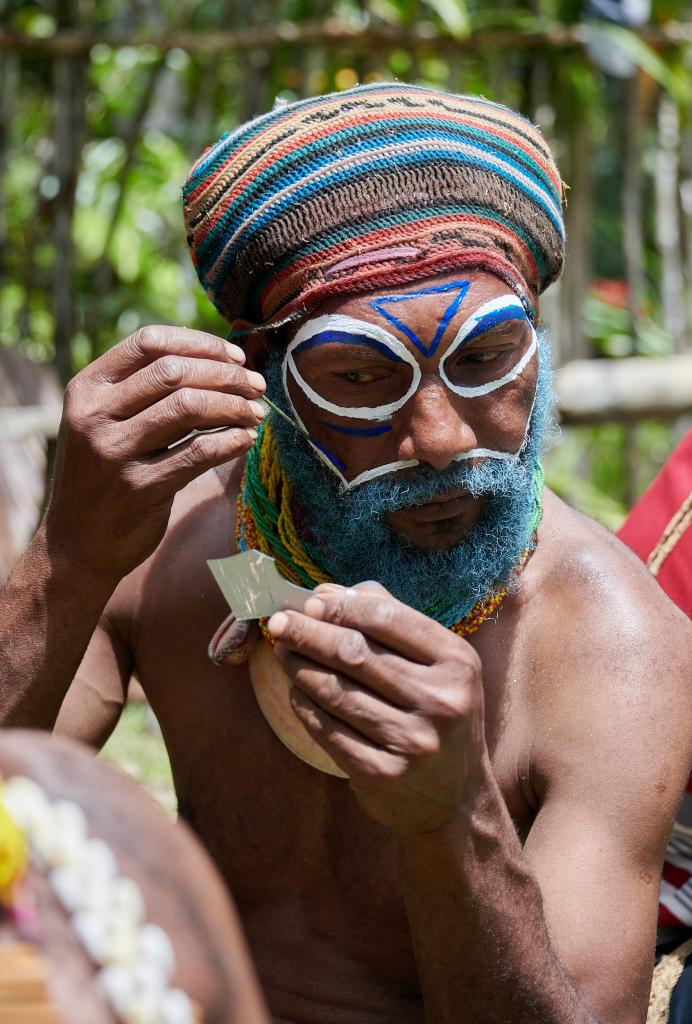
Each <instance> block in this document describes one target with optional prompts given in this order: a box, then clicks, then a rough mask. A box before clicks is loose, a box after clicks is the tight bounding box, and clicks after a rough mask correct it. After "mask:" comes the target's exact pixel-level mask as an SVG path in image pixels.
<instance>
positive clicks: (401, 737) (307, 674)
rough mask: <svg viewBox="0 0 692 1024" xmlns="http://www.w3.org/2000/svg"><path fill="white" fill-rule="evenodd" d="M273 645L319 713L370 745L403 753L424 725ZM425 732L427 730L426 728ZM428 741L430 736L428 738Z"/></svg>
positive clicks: (339, 676)
mask: <svg viewBox="0 0 692 1024" xmlns="http://www.w3.org/2000/svg"><path fill="white" fill-rule="evenodd" d="M280 648H281V644H277V645H276V648H275V651H276V653H277V655H279V658H280V661H281V664H282V665H283V668H284V670H285V671H286V673H287V675H288V676H289V677H290V678H291V679H292V680H293V682H294V683H295V685H296V686H297V687H298V688H299V689H300V690H301V691H302V692H303V693H305V694H307V696H308V697H310V699H311V700H313V701H314V702H315V704H317V705H319V707H321V708H322V710H323V711H327V712H328V713H329V714H330V715H332V716H333V717H334V718H338V719H339V720H340V721H342V722H346V724H347V725H350V726H351V728H352V729H355V730H356V732H359V733H361V734H362V735H363V736H366V737H367V738H368V739H369V740H371V741H372V742H373V743H376V744H378V745H379V746H381V747H384V748H386V749H387V750H390V751H392V752H394V753H404V752H407V751H408V750H409V748H410V745H411V741H412V739H414V738H415V737H416V736H417V735H418V734H421V738H422V735H423V733H425V731H426V726H425V724H424V723H423V722H422V720H420V719H419V718H418V716H416V715H415V714H412V713H411V712H406V711H404V710H402V708H400V707H398V706H397V705H395V704H392V703H391V702H390V701H388V700H385V699H384V698H383V697H381V696H379V695H377V694H375V693H373V692H372V690H369V689H368V688H367V687H364V686H363V685H362V684H359V683H354V682H353V680H351V679H349V678H348V677H347V676H344V675H342V674H341V673H340V672H328V671H326V670H325V669H324V668H323V667H322V666H321V665H317V664H315V662H314V661H310V659H309V658H304V657H303V656H302V655H300V654H294V653H292V652H290V651H288V650H285V649H284V652H281V651H280ZM427 728H428V729H429V727H427ZM430 739H431V742H432V739H434V737H431V738H430Z"/></svg>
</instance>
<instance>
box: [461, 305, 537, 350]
mask: <svg viewBox="0 0 692 1024" xmlns="http://www.w3.org/2000/svg"><path fill="white" fill-rule="evenodd" d="M508 320H523V321H524V323H528V319H527V317H526V314H525V313H523V312H522V311H521V310H520V309H519V307H518V306H517V305H512V306H503V307H502V309H495V310H493V312H492V313H487V314H486V315H485V316H484V317H481V319H480V320H479V321H478V323H477V324H476V326H475V327H474V328H473V330H472V331H469V333H468V334H467V335H466V337H465V338H464V340H463V342H462V344H461V345H459V346H458V348H457V351H458V350H459V349H460V348H465V347H466V345H468V343H469V342H470V341H473V340H474V338H477V337H478V335H479V334H484V333H485V332H486V331H489V330H490V329H491V328H492V327H495V326H497V324H504V323H506V322H507V321H508Z"/></svg>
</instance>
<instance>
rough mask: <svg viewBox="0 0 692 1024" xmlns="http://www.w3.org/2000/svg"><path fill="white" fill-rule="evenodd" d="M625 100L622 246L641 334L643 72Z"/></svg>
mask: <svg viewBox="0 0 692 1024" xmlns="http://www.w3.org/2000/svg"><path fill="white" fill-rule="evenodd" d="M622 84H623V90H624V102H625V140H624V147H623V149H624V152H623V161H624V170H623V192H622V222H623V248H624V256H625V269H626V274H627V283H628V285H629V291H630V310H631V312H632V332H633V336H634V341H635V345H634V346H633V350H636V340H637V338H638V336H639V334H640V330H641V324H642V320H643V319H644V313H645V308H646V262H645V255H644V231H643V226H642V190H643V187H644V175H643V169H642V136H643V134H644V123H643V121H644V119H643V95H642V89H641V77H640V74H635V75H634V76H633V77H632V78H631V79H627V80H625V81H623V83H622Z"/></svg>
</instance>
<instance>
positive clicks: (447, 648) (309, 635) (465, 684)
mask: <svg viewBox="0 0 692 1024" xmlns="http://www.w3.org/2000/svg"><path fill="white" fill-rule="evenodd" d="M269 629H270V631H271V633H272V634H273V635H274V636H275V637H277V639H278V640H279V642H278V643H277V645H276V654H277V656H278V658H279V660H280V661H281V664H282V665H283V667H284V670H285V671H286V672H287V673H288V675H289V677H290V678H291V679H292V681H293V683H294V686H293V688H292V691H291V704H292V707H293V710H294V711H295V713H296V715H297V716H298V718H299V719H300V720H301V721H302V722H303V724H304V725H305V727H306V729H307V730H308V732H309V733H310V735H311V736H312V737H313V738H314V740H315V741H316V742H317V743H319V744H320V746H322V747H323V748H324V750H326V751H327V753H329V754H330V755H331V757H333V759H334V760H335V761H336V763H337V764H338V765H339V767H340V768H342V770H343V771H344V772H346V774H347V775H348V776H349V779H350V783H351V787H352V789H353V790H354V792H355V794H356V796H357V798H358V800H359V801H360V803H361V805H362V807H363V809H364V810H365V811H366V813H367V814H369V815H370V817H372V818H374V819H375V821H378V822H379V823H380V824H382V825H384V826H386V827H387V828H390V829H392V830H393V831H394V832H396V833H398V834H400V835H414V834H420V833H423V832H429V831H432V830H434V829H437V828H439V827H441V826H442V825H444V824H445V823H446V822H448V821H450V820H451V819H452V818H454V817H455V816H456V815H457V814H458V813H459V812H460V810H461V809H462V808H463V806H464V805H465V803H466V802H467V801H468V800H469V797H470V796H472V795H473V794H474V793H475V791H476V789H477V787H478V782H479V777H480V771H481V766H482V763H483V755H484V751H485V740H484V733H483V689H482V685H481V664H480V660H479V658H478V655H477V654H476V652H475V651H474V650H473V648H472V647H471V645H470V644H468V643H467V642H466V641H465V640H463V639H462V638H461V637H458V636H456V635H455V634H454V633H452V632H450V631H449V630H448V629H445V627H444V626H441V625H440V624H439V623H437V622H434V621H433V620H431V619H429V618H427V616H425V615H423V614H421V613H420V612H417V611H415V610H414V609H412V608H409V607H408V606H407V605H405V604H402V603H401V602H400V601H397V600H395V599H394V598H393V597H392V596H391V595H390V594H389V593H387V591H386V590H385V589H384V588H383V587H381V586H379V584H376V583H364V584H360V585H359V586H357V587H355V588H353V589H351V590H348V589H345V588H344V587H337V586H333V585H331V584H325V585H323V586H320V587H318V588H317V589H316V590H315V594H314V597H312V598H310V599H309V600H308V602H307V604H306V606H305V614H301V613H299V612H293V611H287V612H277V613H276V614H275V615H274V616H272V618H271V619H270V621H269Z"/></svg>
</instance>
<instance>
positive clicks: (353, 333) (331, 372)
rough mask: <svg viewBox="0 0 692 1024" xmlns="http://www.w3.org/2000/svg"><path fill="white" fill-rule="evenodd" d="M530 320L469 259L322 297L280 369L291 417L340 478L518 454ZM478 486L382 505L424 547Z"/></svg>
mask: <svg viewBox="0 0 692 1024" xmlns="http://www.w3.org/2000/svg"><path fill="white" fill-rule="evenodd" d="M537 367H538V354H537V349H536V336H535V332H534V330H533V327H532V325H531V324H530V323H529V321H528V319H527V317H526V314H525V313H524V310H523V308H522V306H521V303H520V302H519V300H518V298H517V297H516V295H514V294H513V293H512V292H511V291H510V289H509V287H508V286H507V285H506V284H505V283H504V282H503V281H501V280H500V279H499V278H497V277H494V276H493V275H491V274H488V273H486V272H484V271H479V270H476V271H474V270H469V271H465V272H463V271H458V272H455V273H450V274H444V275H439V276H436V277H434V278H430V279H427V280H424V281H419V282H416V283H415V284H412V285H408V286H407V285H403V286H400V287H398V288H391V289H386V290H383V291H378V292H375V293H371V294H368V295H357V296H351V297H346V298H343V297H342V298H336V299H333V300H331V301H330V302H328V303H325V304H324V305H323V306H322V307H321V308H320V309H319V310H318V311H317V312H316V313H315V314H314V315H313V316H312V317H311V318H310V319H309V320H308V321H306V322H304V323H303V324H301V326H300V327H299V328H298V329H297V330H296V331H295V332H294V333H293V334H292V336H291V338H290V341H289V345H288V350H287V352H286V356H285V358H284V365H283V373H284V383H285V389H286V393H287V395H288V398H289V400H290V402H291V405H292V406H293V411H294V413H295V415H296V417H297V418H298V419H299V421H300V422H301V423H302V424H303V426H304V427H305V429H306V430H307V431H308V433H309V434H310V437H311V439H312V441H313V443H314V445H315V447H316V448H317V449H318V450H319V451H320V452H321V454H322V458H323V460H324V461H325V463H326V464H328V465H329V466H330V468H331V469H332V470H333V471H334V472H335V473H336V475H337V476H338V477H339V478H340V480H341V482H342V485H343V486H345V488H346V489H352V488H357V487H358V485H360V484H362V483H365V482H366V481H369V480H373V479H379V480H381V481H382V483H385V481H386V479H387V478H388V477H390V476H391V478H392V481H394V480H397V481H401V480H402V479H405V477H406V474H407V473H410V471H411V468H412V467H415V466H420V467H422V468H427V469H434V470H444V469H446V468H447V467H449V466H451V465H452V464H454V463H455V462H466V463H469V464H472V465H473V464H477V463H479V462H482V461H484V460H485V461H490V460H492V461H493V462H508V463H509V462H516V460H517V456H518V454H519V452H520V451H521V449H522V446H523V444H524V441H525V438H526V436H527V430H528V425H529V420H530V418H531V410H532V407H533V402H534V397H535V393H536V379H537ZM485 500H486V499H485V496H479V497H473V496H471V495H470V494H469V492H468V490H466V489H465V488H463V487H457V488H455V489H453V490H451V491H450V490H448V489H446V490H445V491H444V492H443V491H442V490H441V491H440V493H439V494H433V496H432V500H427V501H426V502H425V503H424V504H413V505H410V506H408V507H403V508H397V509H395V510H390V511H388V512H387V513H386V522H387V523H388V525H389V526H390V527H391V528H392V529H393V530H394V531H395V532H396V533H397V534H399V535H400V536H402V537H403V538H405V539H407V540H408V541H410V542H413V543H414V544H415V545H416V546H417V547H418V548H420V549H422V550H429V551H435V550H441V549H444V548H448V547H451V546H453V545H455V544H456V543H457V542H458V541H459V540H461V539H462V538H463V537H464V536H465V535H466V534H467V533H468V532H469V530H471V529H472V528H473V527H474V526H475V524H476V522H477V520H478V518H479V515H480V513H481V510H482V507H483V504H484V502H485Z"/></svg>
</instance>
